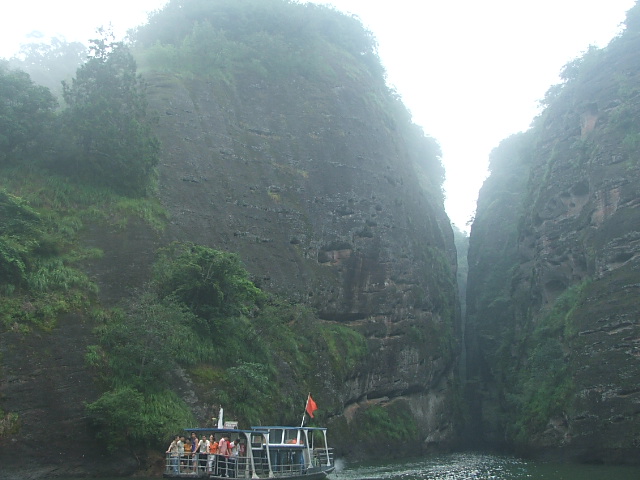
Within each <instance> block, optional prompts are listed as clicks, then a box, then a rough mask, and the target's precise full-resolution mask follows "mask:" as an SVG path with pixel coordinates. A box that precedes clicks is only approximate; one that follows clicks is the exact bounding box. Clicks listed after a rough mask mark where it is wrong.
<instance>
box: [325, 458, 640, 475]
mask: <svg viewBox="0 0 640 480" xmlns="http://www.w3.org/2000/svg"><path fill="white" fill-rule="evenodd" d="M337 467H338V471H337V473H336V474H334V475H331V477H330V478H331V480H365V479H366V480H525V479H526V480H539V479H545V480H639V479H640V467H612V466H602V465H557V464H550V463H540V462H530V461H526V460H521V459H518V458H513V457H506V456H496V455H483V454H477V453H461V454H451V455H442V456H437V457H430V458H427V459H419V460H413V461H407V462H394V463H376V464H371V463H368V464H353V465H348V464H347V465H343V466H342V465H340V462H339V461H338V463H337ZM341 467H342V468H341Z"/></svg>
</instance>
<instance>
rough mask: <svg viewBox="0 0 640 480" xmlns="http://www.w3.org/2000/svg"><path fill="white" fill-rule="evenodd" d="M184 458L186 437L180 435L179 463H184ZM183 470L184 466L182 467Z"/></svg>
mask: <svg viewBox="0 0 640 480" xmlns="http://www.w3.org/2000/svg"><path fill="white" fill-rule="evenodd" d="M183 458H184V437H183V436H181V437H178V465H180V466H181V465H182V459H183ZM180 470H182V467H180Z"/></svg>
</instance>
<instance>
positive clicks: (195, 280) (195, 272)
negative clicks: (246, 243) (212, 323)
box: [154, 242, 265, 320]
mask: <svg viewBox="0 0 640 480" xmlns="http://www.w3.org/2000/svg"><path fill="white" fill-rule="evenodd" d="M154 279H155V284H156V287H157V289H158V293H159V295H160V296H161V297H167V296H174V297H175V298H177V299H179V300H180V301H181V302H183V303H184V304H185V305H187V306H188V307H189V308H190V309H191V311H193V312H194V313H196V314H197V315H199V316H201V317H202V318H205V319H208V320H211V319H215V318H220V317H225V316H236V315H242V314H247V313H249V311H250V310H251V309H252V308H253V307H255V306H256V304H257V303H259V302H260V301H261V300H263V299H264V298H265V295H264V293H263V292H262V291H261V290H260V289H259V288H258V287H256V286H255V285H254V284H253V283H252V282H251V280H250V279H249V273H248V272H247V271H246V270H245V268H244V267H243V266H242V263H241V262H240V258H239V257H238V256H237V255H236V254H233V253H226V252H221V251H218V250H213V249H211V248H208V247H204V246H202V245H195V244H192V243H177V242H176V243H173V244H171V245H170V246H168V247H167V248H165V249H163V250H162V251H161V254H160V258H159V260H158V261H157V263H156V265H155V271H154Z"/></svg>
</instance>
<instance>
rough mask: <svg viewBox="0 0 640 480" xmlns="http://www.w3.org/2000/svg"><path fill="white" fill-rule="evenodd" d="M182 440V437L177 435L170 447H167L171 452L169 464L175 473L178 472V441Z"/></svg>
mask: <svg viewBox="0 0 640 480" xmlns="http://www.w3.org/2000/svg"><path fill="white" fill-rule="evenodd" d="M179 441H180V437H179V436H178V435H176V438H174V439H173V441H172V442H171V445H169V448H167V452H166V453H168V454H169V466H171V469H172V470H173V473H178V461H179V457H178V442H179Z"/></svg>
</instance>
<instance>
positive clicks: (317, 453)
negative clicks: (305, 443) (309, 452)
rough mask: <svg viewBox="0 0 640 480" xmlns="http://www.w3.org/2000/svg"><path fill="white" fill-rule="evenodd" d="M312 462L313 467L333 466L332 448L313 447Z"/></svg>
mask: <svg viewBox="0 0 640 480" xmlns="http://www.w3.org/2000/svg"><path fill="white" fill-rule="evenodd" d="M312 463H313V466H314V467H326V466H329V465H331V466H333V464H334V463H333V448H315V449H314V450H313V460H312Z"/></svg>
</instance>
